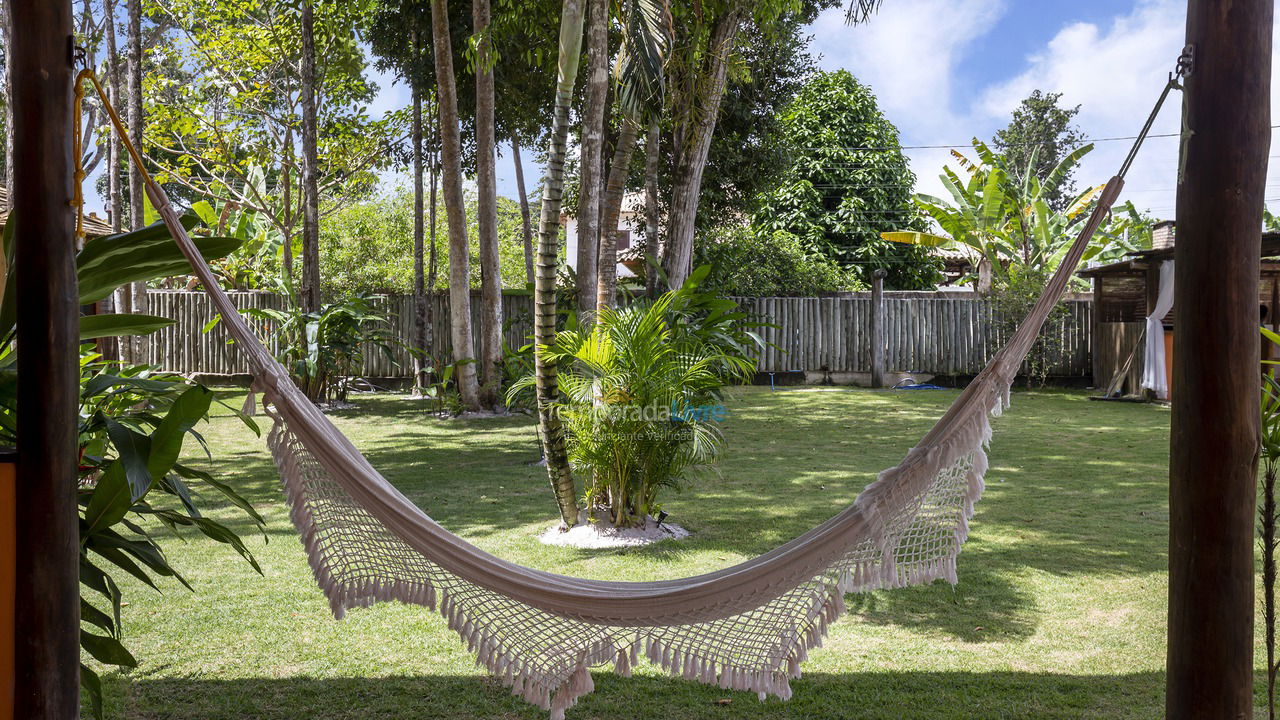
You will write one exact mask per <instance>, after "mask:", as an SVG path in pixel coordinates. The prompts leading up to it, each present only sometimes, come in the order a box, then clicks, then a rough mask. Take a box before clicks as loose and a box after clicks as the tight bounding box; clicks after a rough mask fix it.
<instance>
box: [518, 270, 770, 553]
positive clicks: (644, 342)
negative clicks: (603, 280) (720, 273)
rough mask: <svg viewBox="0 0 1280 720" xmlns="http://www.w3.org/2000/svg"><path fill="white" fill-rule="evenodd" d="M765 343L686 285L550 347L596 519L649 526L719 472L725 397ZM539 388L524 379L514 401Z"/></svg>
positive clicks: (604, 313)
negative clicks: (649, 519) (669, 500)
mask: <svg viewBox="0 0 1280 720" xmlns="http://www.w3.org/2000/svg"><path fill="white" fill-rule="evenodd" d="M757 342H758V338H757V337H756V336H755V335H754V333H752V332H750V330H749V329H748V326H747V318H746V314H745V313H742V312H740V311H739V310H738V306H737V304H736V303H734V302H733V301H730V300H725V299H722V298H716V297H714V296H710V295H707V294H705V293H700V292H698V291H697V290H695V289H694V288H693V287H686V288H685V289H682V290H678V291H673V292H669V293H667V294H665V295H663V296H661V297H660V298H658V299H657V300H655V301H653V302H646V301H641V302H637V303H635V304H632V305H630V306H628V307H624V308H621V309H616V310H615V309H609V308H605V309H602V310H601V312H600V313H599V316H598V317H597V318H596V319H595V322H594V324H592V325H590V326H584V327H579V328H570V329H566V330H563V331H561V332H560V333H558V334H557V335H556V338H555V341H554V342H553V343H551V344H550V345H548V346H546V347H545V348H543V350H542V351H543V352H544V353H545V357H546V358H547V359H549V360H550V361H552V362H555V363H557V364H558V365H559V366H560V373H561V374H560V389H561V400H560V402H559V403H558V404H557V405H556V407H555V408H554V409H555V411H556V412H557V413H558V414H559V416H560V418H561V419H562V420H563V422H564V424H565V427H566V429H567V430H568V434H569V439H568V449H569V459H570V461H571V463H572V464H573V467H574V469H575V470H576V471H578V472H579V473H580V474H581V475H582V476H583V477H584V478H585V479H584V483H585V492H584V500H585V505H586V507H587V509H588V511H589V512H590V513H592V516H593V517H596V516H597V513H600V512H604V513H607V518H608V520H609V521H610V522H611V523H612V524H613V525H615V526H617V527H633V526H637V525H641V524H643V523H644V521H645V517H646V516H647V515H653V514H656V513H657V512H658V510H659V505H658V494H659V492H660V491H662V490H663V489H665V488H676V489H678V488H679V487H680V486H681V484H682V482H683V481H684V480H686V479H688V478H689V477H691V476H692V475H694V474H695V473H698V472H700V471H704V470H706V469H708V468H709V467H710V466H711V465H712V463H713V462H714V461H715V460H716V458H717V456H718V454H719V451H720V447H721V442H722V438H723V436H722V431H721V428H720V420H722V419H723V413H724V411H723V405H722V401H723V389H724V388H725V386H726V385H728V384H730V383H732V382H735V381H741V380H745V379H747V378H749V377H750V376H751V374H752V372H753V371H754V369H755V363H754V360H752V359H751V357H750V355H749V350H750V347H751V345H752V344H753V343H757ZM532 385H533V377H532V376H530V377H526V378H524V379H523V380H521V381H520V382H519V383H517V384H516V386H514V387H513V388H512V393H511V394H512V395H513V396H514V395H515V394H517V393H519V392H521V391H523V390H525V389H527V388H529V387H531V386H532Z"/></svg>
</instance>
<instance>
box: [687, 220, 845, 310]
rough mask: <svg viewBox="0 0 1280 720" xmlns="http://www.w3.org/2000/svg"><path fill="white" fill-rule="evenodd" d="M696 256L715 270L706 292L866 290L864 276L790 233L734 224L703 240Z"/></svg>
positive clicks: (766, 293) (759, 293) (801, 293)
mask: <svg viewBox="0 0 1280 720" xmlns="http://www.w3.org/2000/svg"><path fill="white" fill-rule="evenodd" d="M694 258H695V259H696V260H697V262H698V264H699V265H708V266H710V267H711V272H710V274H709V275H707V278H706V280H705V281H703V287H704V288H706V289H707V290H712V291H715V292H718V293H720V294H722V295H730V296H748V297H767V296H782V295H797V296H804V295H822V294H824V293H832V292H843V291H851V290H865V289H866V284H865V283H863V282H862V278H861V274H860V273H859V272H857V271H856V270H853V269H851V268H848V267H845V266H842V265H840V264H839V263H837V262H836V261H834V260H832V259H831V258H830V257H829V256H827V255H825V254H823V253H821V252H818V251H816V250H813V249H812V248H810V247H808V246H807V245H806V244H805V243H803V242H801V240H800V238H798V237H796V236H795V235H792V234H791V233H789V232H785V231H782V230H777V231H774V232H765V231H757V230H752V229H750V228H744V227H738V228H734V227H730V228H728V229H725V230H720V231H717V232H708V233H706V234H704V235H703V236H702V237H701V238H699V241H698V245H697V247H696V251H695V254H694Z"/></svg>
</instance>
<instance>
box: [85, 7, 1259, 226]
mask: <svg viewBox="0 0 1280 720" xmlns="http://www.w3.org/2000/svg"><path fill="white" fill-rule="evenodd" d="M1185 8H1186V3H1185V0H1070V1H1067V0H885V3H884V5H883V7H882V9H881V10H880V12H879V13H878V14H877V15H876V16H875V17H873V18H872V20H871V22H869V23H867V24H865V25H862V26H859V27H853V28H851V27H848V26H846V25H845V24H844V21H843V11H842V10H839V9H836V10H831V11H828V12H826V13H824V14H823V15H822V16H821V17H820V18H819V19H818V20H817V21H816V22H815V23H814V24H813V25H812V26H811V27H810V31H811V32H812V34H813V36H814V40H813V47H812V50H813V52H814V54H815V55H817V56H820V60H819V64H820V66H821V67H823V68H824V69H839V68H844V69H847V70H849V71H850V72H852V73H853V74H854V75H856V76H857V77H858V78H859V79H861V80H862V81H863V82H866V83H868V84H869V85H870V86H871V87H872V89H873V90H874V91H875V93H876V95H877V97H878V99H879V102H880V106H881V109H882V110H883V111H884V112H885V114H886V115H887V116H888V117H889V119H890V120H891V121H893V122H894V123H895V124H896V125H897V126H898V128H899V130H900V131H901V135H902V142H903V144H904V145H949V144H965V143H967V142H968V141H969V139H970V138H972V137H978V138H981V139H984V140H985V139H989V138H990V137H991V136H992V134H993V133H994V132H995V131H996V130H997V129H999V128H1000V127H1003V126H1004V124H1005V123H1007V122H1008V118H1009V113H1010V112H1012V110H1013V109H1014V108H1015V107H1016V106H1017V104H1018V102H1019V101H1020V100H1021V99H1022V98H1023V97H1025V96H1026V95H1027V94H1028V93H1029V92H1030V91H1031V90H1033V89H1037V88H1038V89H1041V90H1044V91H1048V92H1061V93H1063V95H1064V97H1063V101H1064V102H1066V103H1068V104H1071V105H1075V104H1080V105H1081V108H1082V109H1081V113H1080V116H1079V117H1078V118H1077V122H1078V125H1079V126H1080V127H1081V129H1082V130H1083V131H1084V132H1085V134H1086V135H1088V136H1089V137H1091V138H1106V137H1118V136H1131V135H1133V134H1134V133H1135V132H1136V131H1137V130H1138V129H1139V127H1140V126H1141V124H1142V122H1143V120H1144V119H1145V117H1146V114H1147V112H1148V111H1149V110H1150V107H1151V104H1152V102H1153V101H1154V100H1155V98H1156V96H1157V95H1158V94H1159V92H1160V90H1161V88H1162V87H1163V84H1164V81H1165V77H1166V75H1167V73H1168V71H1169V69H1171V67H1172V66H1173V62H1174V59H1175V58H1176V56H1177V54H1178V52H1179V51H1180V50H1181V48H1182V45H1183V33H1184V23H1185ZM1273 65H1275V67H1277V68H1280V59H1278V60H1277V61H1274V62H1273ZM377 80H378V82H379V85H380V86H381V91H380V93H379V96H378V98H377V99H376V100H375V102H374V103H373V105H372V106H371V107H370V113H371V114H373V115H378V114H381V113H383V112H386V111H388V110H391V109H395V108H398V107H404V106H405V105H407V104H408V101H409V94H408V92H407V90H406V88H405V87H404V86H403V85H401V84H398V83H396V82H395V81H394V79H393V78H391V77H389V76H379V77H378V78H377ZM1273 88H1274V90H1275V92H1276V93H1280V82H1277V83H1273ZM1273 107H1275V104H1274V101H1273ZM1275 114H1276V117H1277V118H1280V112H1277V113H1275ZM1177 130H1178V103H1177V97H1176V96H1174V98H1173V101H1172V102H1170V103H1169V104H1168V105H1167V106H1166V109H1165V112H1164V114H1163V115H1162V116H1161V118H1160V120H1159V122H1158V123H1157V125H1156V127H1155V129H1154V131H1153V132H1155V133H1174V132H1177ZM1128 144H1129V143H1128V142H1100V143H1098V146H1097V149H1096V150H1094V152H1093V153H1092V154H1090V155H1089V156H1088V157H1087V158H1086V159H1085V161H1084V163H1083V164H1082V167H1081V168H1080V171H1079V172H1078V173H1077V183H1078V185H1079V186H1080V187H1084V186H1086V185H1093V184H1098V183H1102V182H1105V181H1106V180H1107V178H1108V177H1110V175H1111V174H1112V173H1113V172H1114V171H1115V169H1116V168H1117V167H1118V165H1119V162H1120V160H1121V158H1123V156H1124V154H1125V152H1127V150H1128ZM1177 150H1178V141H1177V139H1176V138H1153V139H1152V140H1150V141H1148V143H1147V146H1146V148H1145V149H1144V152H1143V154H1142V155H1141V156H1140V158H1139V160H1138V162H1137V163H1136V164H1135V166H1134V168H1133V170H1132V171H1131V173H1130V176H1129V180H1128V183H1127V186H1126V191H1125V195H1124V196H1123V197H1122V199H1132V200H1133V201H1134V202H1135V204H1137V205H1138V206H1139V207H1141V208H1146V209H1149V210H1150V211H1152V212H1153V213H1154V214H1155V215H1157V216H1159V217H1170V218H1171V217H1172V216H1173V212H1174V185H1175V179H1176V168H1177V157H1178V152H1177ZM500 152H501V153H502V156H501V157H500V158H499V160H498V164H497V175H498V192H499V193H500V194H502V195H506V196H508V197H515V195H516V190H515V170H514V166H513V165H512V162H511V158H510V152H509V149H508V148H502V149H501V151H500ZM907 152H908V156H909V157H910V160H911V165H912V169H913V170H914V171H915V173H916V176H917V190H918V191H920V192H928V193H933V194H940V193H942V188H941V184H940V183H939V182H938V181H937V177H938V174H939V172H940V171H941V169H942V166H943V164H944V163H946V162H948V160H949V156H948V151H947V150H945V149H936V150H908V151H907ZM1278 152H1280V151H1278ZM1272 154H1273V155H1275V154H1276V152H1273V153H1272ZM532 155H533V153H532V151H531V150H530V149H528V148H526V149H525V175H526V177H525V181H526V184H527V186H528V188H529V189H530V190H533V189H534V188H535V187H536V186H537V184H538V182H539V177H540V172H541V169H540V168H539V167H538V166H537V165H535V164H534V162H533V157H532ZM401 179H403V177H402V176H401V177H399V178H398V177H395V176H389V177H387V178H386V181H385V182H386V184H388V185H393V184H395V183H396V182H398V181H399V180H401ZM1267 197H1268V200H1269V204H1270V205H1272V206H1273V207H1275V206H1277V205H1280V173H1273V174H1272V175H1271V177H1270V180H1269V184H1268V192H1267ZM90 209H91V210H98V211H100V210H101V199H100V198H97V197H96V193H91V198H90Z"/></svg>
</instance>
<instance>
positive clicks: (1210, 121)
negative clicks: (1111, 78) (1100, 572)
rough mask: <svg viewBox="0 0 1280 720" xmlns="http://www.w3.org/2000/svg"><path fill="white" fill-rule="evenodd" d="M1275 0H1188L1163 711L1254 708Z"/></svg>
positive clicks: (1201, 717)
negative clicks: (1263, 256) (1264, 238)
mask: <svg viewBox="0 0 1280 720" xmlns="http://www.w3.org/2000/svg"><path fill="white" fill-rule="evenodd" d="M1272 14H1273V3H1272V0H1234V1H1233V2H1223V1H1221V0H1190V1H1189V2H1188V9H1187V43H1188V44H1189V45H1191V46H1193V49H1194V62H1193V67H1192V69H1191V72H1190V74H1189V75H1188V76H1187V78H1186V80H1185V85H1186V97H1185V116H1184V118H1183V121H1184V127H1185V128H1186V130H1185V132H1186V137H1185V140H1184V144H1183V149H1182V153H1183V155H1182V163H1183V168H1184V169H1183V174H1182V177H1181V178H1179V184H1178V225H1177V227H1178V240H1177V243H1176V244H1175V246H1174V247H1175V262H1176V264H1175V267H1176V278H1175V281H1174V293H1175V294H1174V311H1175V313H1176V332H1177V334H1178V342H1177V343H1176V344H1175V348H1174V352H1175V358H1174V367H1173V398H1172V399H1173V417H1172V431H1171V434H1170V445H1171V448H1170V467H1169V656H1168V676H1167V691H1166V695H1165V698H1166V700H1165V702H1166V716H1167V717H1169V718H1172V719H1173V720H1182V719H1184V718H1185V719H1190V718H1196V719H1197V720H1206V719H1210V718H1251V717H1253V707H1252V706H1253V613H1254V598H1253V586H1254V564H1253V511H1254V500H1255V497H1256V480H1257V460H1258V424H1259V417H1258V416H1259V413H1258V394H1259V392H1260V387H1259V380H1260V378H1259V373H1258V361H1257V358H1258V352H1259V347H1258V342H1259V333H1258V271H1259V254H1260V253H1259V248H1260V245H1261V237H1260V232H1261V230H1260V228H1261V225H1262V208H1263V198H1264V190H1265V186H1266V173H1267V156H1268V154H1269V147H1270V139H1271V129H1270V125H1271V116H1270V104H1271V33H1272Z"/></svg>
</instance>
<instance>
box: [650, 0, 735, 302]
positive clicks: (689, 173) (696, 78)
mask: <svg viewBox="0 0 1280 720" xmlns="http://www.w3.org/2000/svg"><path fill="white" fill-rule="evenodd" d="M691 14H692V15H693V17H692V18H688V19H686V21H692V22H691V23H690V27H691V30H690V31H689V35H690V36H692V37H694V38H697V37H698V36H702V35H705V38H706V40H705V42H704V43H698V42H696V41H695V42H694V43H692V44H690V45H688V46H686V47H689V48H695V49H697V50H698V51H696V52H694V51H690V50H686V52H685V53H682V55H683V58H682V60H681V61H680V62H677V63H676V67H677V68H678V69H679V70H680V72H678V73H675V74H674V75H673V83H672V91H673V92H672V95H673V97H674V98H675V101H674V105H673V110H674V113H673V116H674V117H673V119H674V123H675V128H674V137H673V139H672V143H673V147H674V148H675V166H674V171H673V173H674V175H673V182H672V195H671V210H670V215H669V217H668V219H667V222H668V226H667V233H668V236H667V244H666V257H665V258H663V265H664V269H665V270H666V273H667V280H668V282H669V283H670V286H671V287H673V288H677V287H680V286H681V285H683V284H684V281H685V278H687V277H688V276H689V271H690V270H691V269H692V268H691V267H690V265H691V263H692V262H693V236H694V230H695V225H694V223H695V221H696V216H697V213H698V199H699V195H700V193H701V192H702V172H703V170H704V169H705V168H706V165H707V153H708V152H709V151H710V149H711V138H712V134H713V133H714V132H715V127H716V117H717V116H718V114H719V112H720V100H721V99H722V98H723V97H724V90H725V80H726V77H727V75H728V72H729V60H730V55H731V54H732V52H733V47H734V42H735V40H737V37H738V32H739V30H740V29H741V25H742V23H743V22H744V21H745V20H746V19H747V18H748V17H750V13H749V12H748V10H747V8H746V7H744V4H742V3H729V4H726V5H725V7H723V8H721V9H720V12H718V13H714V14H712V13H691Z"/></svg>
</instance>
